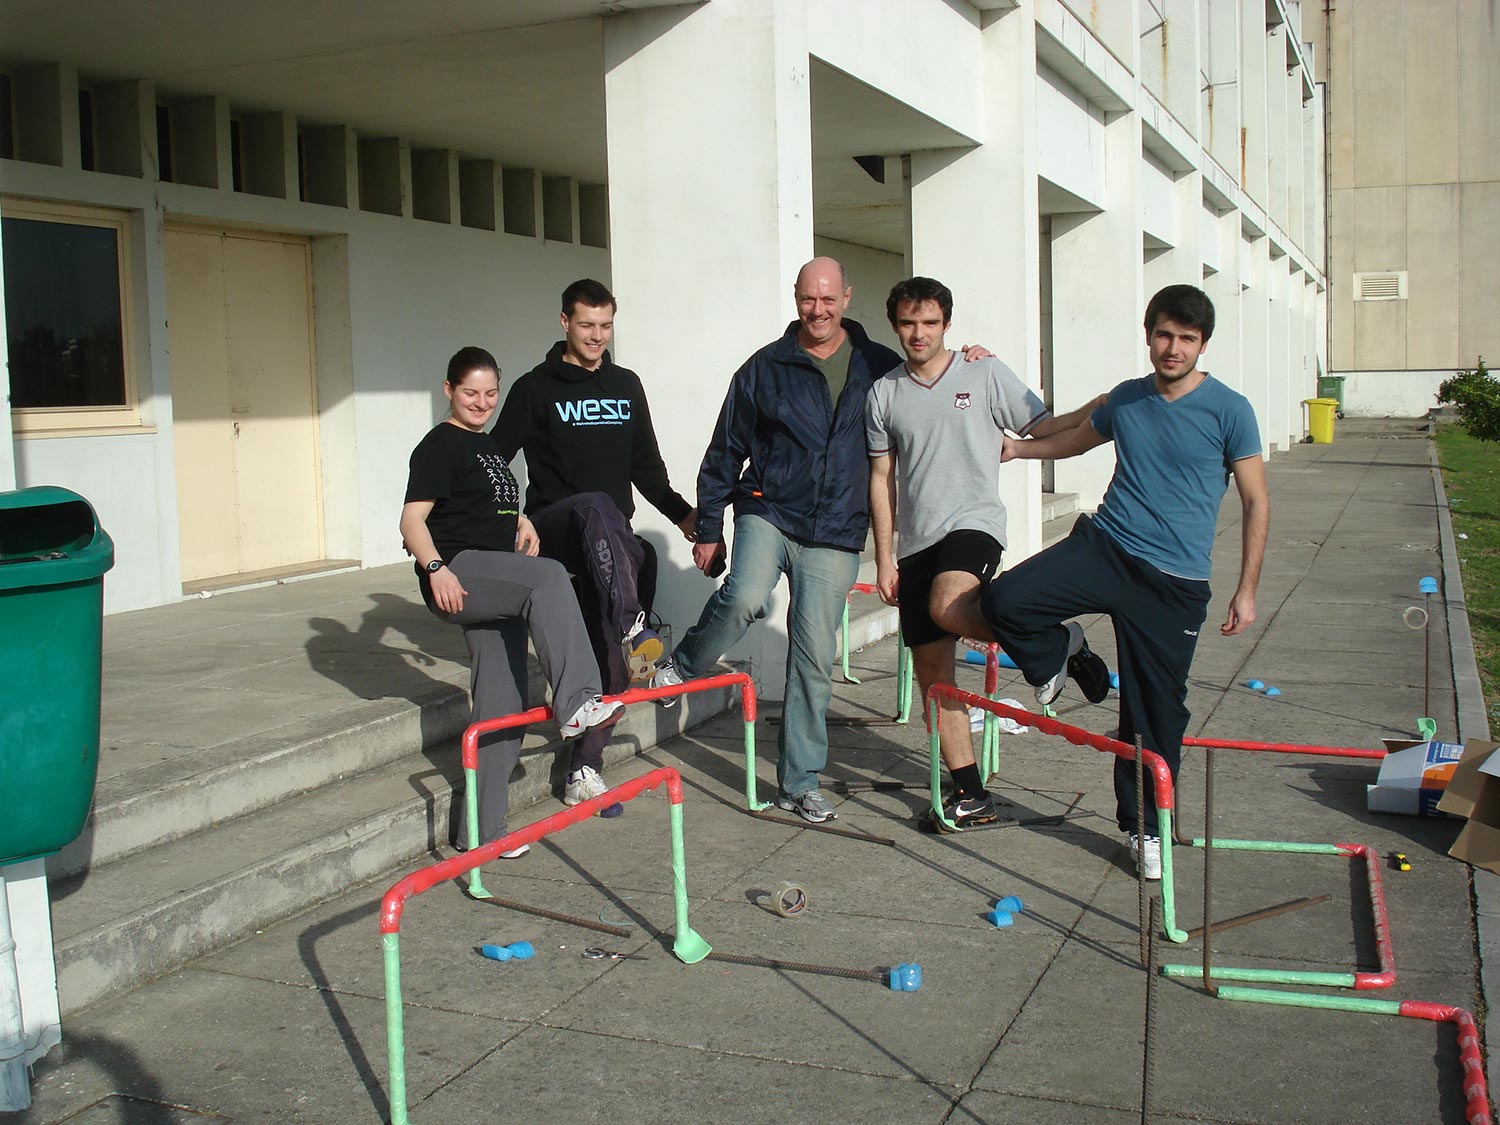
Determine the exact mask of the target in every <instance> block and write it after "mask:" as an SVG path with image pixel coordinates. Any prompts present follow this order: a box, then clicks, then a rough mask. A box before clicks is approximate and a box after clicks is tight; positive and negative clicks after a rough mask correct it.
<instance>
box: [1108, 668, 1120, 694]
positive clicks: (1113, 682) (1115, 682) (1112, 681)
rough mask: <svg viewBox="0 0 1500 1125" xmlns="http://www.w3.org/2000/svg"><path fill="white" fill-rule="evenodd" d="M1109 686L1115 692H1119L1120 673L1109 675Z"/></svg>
mask: <svg viewBox="0 0 1500 1125" xmlns="http://www.w3.org/2000/svg"><path fill="white" fill-rule="evenodd" d="M1109 686H1110V687H1112V688H1114V689H1115V690H1116V691H1119V690H1120V673H1118V672H1111V673H1110V674H1109Z"/></svg>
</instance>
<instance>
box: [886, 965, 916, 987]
mask: <svg viewBox="0 0 1500 1125" xmlns="http://www.w3.org/2000/svg"><path fill="white" fill-rule="evenodd" d="M890 985H891V991H892V992H915V991H916V990H917V989H919V988H921V987H922V966H921V965H893V966H891V971H890Z"/></svg>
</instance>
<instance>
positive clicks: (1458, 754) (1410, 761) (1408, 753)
mask: <svg viewBox="0 0 1500 1125" xmlns="http://www.w3.org/2000/svg"><path fill="white" fill-rule="evenodd" d="M1386 748H1387V750H1388V751H1389V752H1388V753H1387V754H1386V756H1385V760H1384V761H1382V762H1381V763H1380V776H1379V777H1377V778H1376V779H1375V784H1374V785H1367V786H1365V807H1366V808H1368V809H1369V810H1370V811H1371V812H1386V813H1403V814H1405V815H1407V816H1443V815H1445V814H1444V813H1443V812H1439V811H1438V807H1439V806H1438V802H1439V801H1440V800H1441V798H1442V796H1443V791H1444V790H1445V789H1446V788H1447V787H1448V783H1449V781H1450V779H1451V778H1452V777H1453V774H1454V773H1455V772H1456V770H1457V768H1458V763H1459V760H1460V759H1461V758H1462V757H1463V754H1464V748H1463V747H1462V746H1461V745H1459V744H1458V743H1454V742H1438V741H1437V740H1433V741H1431V742H1414V743H1405V744H1403V743H1393V742H1389V741H1388V742H1387V743H1386Z"/></svg>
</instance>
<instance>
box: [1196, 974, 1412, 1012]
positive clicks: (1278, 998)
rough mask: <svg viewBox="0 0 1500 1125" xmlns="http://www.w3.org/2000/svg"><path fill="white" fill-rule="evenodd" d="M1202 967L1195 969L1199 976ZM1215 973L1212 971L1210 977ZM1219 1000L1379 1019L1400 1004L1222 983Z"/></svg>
mask: <svg viewBox="0 0 1500 1125" xmlns="http://www.w3.org/2000/svg"><path fill="white" fill-rule="evenodd" d="M1202 972H1203V969H1202V967H1201V966H1200V967H1199V968H1198V974H1199V975H1200V976H1201V975H1202ZM1218 975H1219V970H1218V969H1215V970H1214V976H1218ZM1219 998H1220V999H1221V1000H1248V1001H1250V1002H1251V1003H1256V1004H1285V1005H1287V1006H1288V1007H1292V1008H1330V1009H1332V1010H1334V1011H1339V1012H1372V1013H1374V1014H1376V1015H1381V1016H1399V1015H1400V1014H1401V1001H1399V1000H1376V999H1374V998H1373V997H1369V996H1322V995H1319V994H1318V993H1316V992H1280V991H1278V990H1276V989H1274V988H1236V987H1235V986H1234V985H1232V984H1226V985H1225V986H1224V987H1223V988H1221V989H1219Z"/></svg>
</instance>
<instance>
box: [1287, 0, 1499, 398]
mask: <svg viewBox="0 0 1500 1125" xmlns="http://www.w3.org/2000/svg"><path fill="white" fill-rule="evenodd" d="M1320 9H1321V10H1319V11H1316V12H1315V13H1314V18H1311V19H1307V20H1306V24H1307V26H1306V27H1305V28H1304V30H1305V31H1306V33H1307V35H1308V38H1309V39H1310V40H1312V41H1313V42H1314V43H1315V45H1316V50H1317V54H1318V59H1319V67H1320V71H1321V73H1322V75H1323V80H1324V82H1325V84H1326V86H1327V89H1328V136H1329V142H1328V175H1329V203H1328V214H1329V222H1330V233H1331V237H1330V239H1329V262H1330V265H1329V268H1328V276H1329V280H1330V293H1331V300H1330V302H1329V309H1330V319H1331V321H1332V334H1331V339H1330V344H1329V347H1330V356H1329V359H1330V362H1331V371H1332V374H1335V375H1342V376H1344V378H1345V380H1346V382H1345V388H1344V400H1345V408H1346V410H1348V411H1349V412H1351V413H1355V414H1363V415H1371V416H1377V417H1378V416H1388V415H1389V416H1400V417H1409V416H1414V415H1421V414H1425V413H1426V412H1427V410H1428V409H1429V408H1431V407H1432V406H1435V405H1436V398H1435V396H1434V392H1435V391H1436V389H1437V385H1438V383H1440V382H1441V381H1442V380H1443V379H1445V378H1447V377H1448V376H1450V375H1452V374H1453V372H1454V371H1455V370H1457V369H1460V368H1472V367H1473V366H1474V365H1475V364H1476V362H1477V361H1478V359H1479V357H1480V356H1481V355H1482V356H1484V357H1485V358H1486V360H1487V361H1488V362H1490V363H1493V362H1494V361H1495V360H1496V358H1500V298H1497V296H1496V291H1495V284H1494V271H1495V262H1496V261H1500V77H1497V74H1500V9H1497V8H1496V6H1495V5H1494V4H1490V3H1479V2H1475V0H1428V2H1425V3H1422V4H1406V3H1401V0H1358V3H1334V2H1332V0H1323V2H1322V4H1321V5H1320Z"/></svg>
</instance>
